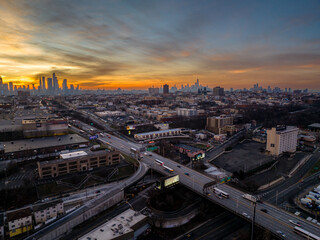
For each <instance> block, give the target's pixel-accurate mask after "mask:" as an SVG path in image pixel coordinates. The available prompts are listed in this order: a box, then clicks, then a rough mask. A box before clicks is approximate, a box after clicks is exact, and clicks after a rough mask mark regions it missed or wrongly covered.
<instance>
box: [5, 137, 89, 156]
mask: <svg viewBox="0 0 320 240" xmlns="http://www.w3.org/2000/svg"><path fill="white" fill-rule="evenodd" d="M87 142H88V140H86V139H85V138H83V137H81V136H79V135H77V134H69V135H62V136H53V137H42V138H32V139H24V140H15V141H11V142H2V144H3V145H4V151H5V153H14V152H19V151H23V150H36V149H40V148H48V147H54V146H61V145H72V144H81V143H87Z"/></svg>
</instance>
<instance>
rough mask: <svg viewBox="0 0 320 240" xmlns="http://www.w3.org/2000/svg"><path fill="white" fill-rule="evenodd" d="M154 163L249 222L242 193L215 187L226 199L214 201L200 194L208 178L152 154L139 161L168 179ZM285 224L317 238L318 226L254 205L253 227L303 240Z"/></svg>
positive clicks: (122, 146)
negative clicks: (296, 223) (169, 169)
mask: <svg viewBox="0 0 320 240" xmlns="http://www.w3.org/2000/svg"><path fill="white" fill-rule="evenodd" d="M100 140H101V141H102V142H108V144H110V145H111V146H112V147H114V148H116V149H118V150H119V151H122V152H125V153H126V154H130V148H131V147H133V148H136V149H140V148H141V147H142V145H140V144H136V143H132V142H129V141H126V140H122V139H120V138H117V137H115V136H111V138H110V139H107V138H105V139H104V138H100ZM155 159H158V160H160V161H162V162H164V164H165V165H166V166H168V167H169V168H171V169H173V170H174V173H175V174H179V177H180V182H181V183H182V184H183V185H185V186H186V187H188V188H189V189H191V190H192V191H194V192H196V193H198V194H200V195H202V196H204V197H205V198H207V199H208V200H210V201H212V202H214V203H216V204H218V205H220V206H222V207H224V208H225V209H227V210H229V211H231V212H233V213H234V214H237V215H239V216H241V217H243V218H245V219H247V220H250V221H252V219H253V212H254V206H253V203H252V202H250V201H248V200H246V199H244V198H243V197H242V195H243V194H244V192H242V191H240V190H237V189H235V188H233V187H231V186H228V185H226V184H224V185H223V184H218V185H217V187H218V188H219V189H221V190H223V191H224V192H227V193H228V194H229V196H230V197H229V198H228V199H224V198H223V199H221V198H218V197H216V196H215V194H211V195H207V194H206V193H205V191H204V186H205V185H206V184H208V183H212V181H213V179H212V178H210V177H208V176H206V175H204V174H202V173H199V172H197V171H195V170H192V169H190V168H188V167H185V166H183V165H180V164H178V163H176V162H174V161H172V160H170V159H167V158H164V157H162V156H160V155H158V154H156V153H151V156H149V155H143V158H142V159H141V161H142V162H143V163H145V164H147V165H148V166H149V167H150V168H151V169H154V170H156V171H158V172H160V173H162V174H164V175H171V173H169V172H167V171H165V170H164V168H163V167H162V166H160V165H158V164H156V163H155ZM185 173H187V174H185ZM261 209H266V210H267V212H263V211H261ZM289 220H293V221H295V222H299V223H300V224H301V227H302V228H303V229H305V230H306V231H308V232H311V233H313V234H315V235H317V236H319V237H320V227H319V226H318V225H316V224H314V223H311V222H308V221H306V220H305V219H302V218H299V217H297V216H295V215H293V214H291V213H289V212H287V211H284V210H282V209H280V208H278V207H276V206H274V205H271V204H268V203H261V202H257V203H256V212H255V223H256V224H257V225H259V226H261V227H263V228H265V229H268V230H270V231H271V232H272V233H274V234H275V235H278V236H279V234H277V231H281V232H283V233H284V234H285V235H286V238H288V239H303V238H302V237H301V236H300V235H297V234H296V233H294V232H293V229H294V227H295V226H294V225H293V224H292V223H290V222H289Z"/></svg>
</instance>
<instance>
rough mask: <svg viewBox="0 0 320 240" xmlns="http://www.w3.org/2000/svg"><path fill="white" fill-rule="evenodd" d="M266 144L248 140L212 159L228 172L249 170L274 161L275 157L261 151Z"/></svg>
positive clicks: (213, 162)
mask: <svg viewBox="0 0 320 240" xmlns="http://www.w3.org/2000/svg"><path fill="white" fill-rule="evenodd" d="M265 146H266V144H263V143H259V142H254V141H249V140H246V141H244V142H242V143H239V144H237V145H236V146H235V147H233V148H232V150H231V151H230V152H225V153H223V154H222V155H221V156H219V157H218V158H216V159H214V160H213V161H211V163H212V164H214V165H216V166H217V167H220V168H223V169H225V170H226V171H228V172H231V173H233V172H235V171H241V170H242V171H244V172H248V171H250V170H252V169H254V168H257V167H259V166H261V165H263V164H266V163H268V162H271V161H273V157H272V156H270V155H267V154H265V153H264V152H262V151H261V149H264V148H265Z"/></svg>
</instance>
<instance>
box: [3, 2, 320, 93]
mask: <svg viewBox="0 0 320 240" xmlns="http://www.w3.org/2000/svg"><path fill="white" fill-rule="evenodd" d="M0 33H1V36H0V75H1V76H2V77H3V79H4V81H5V82H8V81H13V82H15V83H16V84H31V83H36V84H37V83H38V80H37V79H38V77H39V76H40V75H44V76H49V75H51V74H52V73H53V72H55V73H56V75H57V76H58V78H59V80H60V81H62V79H64V78H67V79H68V81H69V83H75V84H80V86H82V87H83V88H105V89H114V88H118V87H121V88H124V89H126V88H129V89H130V88H138V89H143V88H147V87H150V86H152V85H154V86H160V85H162V84H164V83H168V84H169V85H174V84H177V86H180V85H181V84H187V83H189V84H190V83H194V82H195V80H196V78H199V79H200V82H201V83H202V84H203V85H209V86H210V87H214V86H217V85H220V86H223V87H225V88H229V87H233V88H243V87H250V86H251V85H253V84H254V83H259V84H261V85H263V86H265V87H266V86H268V85H270V86H272V87H274V86H279V87H291V88H309V89H320V1H319V0H301V1H295V0H287V1H285V0H281V1H279V0H277V1H272V0H269V1H246V0H242V1H238V0H236V1H223V0H221V1H214V0H211V1H205V0H200V1H196V0H194V1H187V0H183V1H180V0H176V1H174V0H167V1H166V0H162V1H159V0H154V1H153V0H144V1H143V0H128V1H120V0H108V1H106V0H101V1H93V0H90V1H88V0H86V1H82V0H62V1H60V0H25V1H22V0H15V1H8V0H0Z"/></svg>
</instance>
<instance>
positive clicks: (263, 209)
mask: <svg viewBox="0 0 320 240" xmlns="http://www.w3.org/2000/svg"><path fill="white" fill-rule="evenodd" d="M260 210H261V212H264V213H268V210H267V209H265V208H262V209H260Z"/></svg>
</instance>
